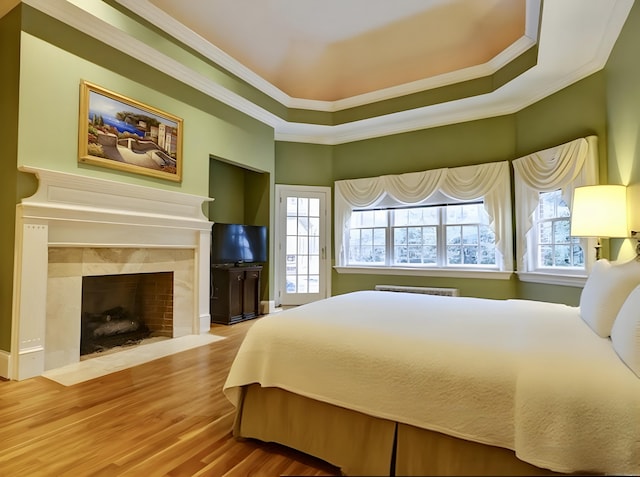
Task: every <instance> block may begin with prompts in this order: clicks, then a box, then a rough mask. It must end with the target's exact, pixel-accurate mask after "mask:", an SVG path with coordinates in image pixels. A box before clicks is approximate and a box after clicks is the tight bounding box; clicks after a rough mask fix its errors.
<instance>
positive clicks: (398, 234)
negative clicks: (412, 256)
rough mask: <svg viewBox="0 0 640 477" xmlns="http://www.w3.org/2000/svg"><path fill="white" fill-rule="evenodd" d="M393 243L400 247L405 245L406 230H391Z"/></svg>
mask: <svg viewBox="0 0 640 477" xmlns="http://www.w3.org/2000/svg"><path fill="white" fill-rule="evenodd" d="M393 243H394V244H395V245H401V244H406V243H407V229H405V228H395V229H393Z"/></svg>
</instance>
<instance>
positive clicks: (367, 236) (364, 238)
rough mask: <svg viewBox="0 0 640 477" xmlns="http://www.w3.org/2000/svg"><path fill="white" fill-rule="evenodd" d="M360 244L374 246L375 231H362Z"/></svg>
mask: <svg viewBox="0 0 640 477" xmlns="http://www.w3.org/2000/svg"><path fill="white" fill-rule="evenodd" d="M360 243H361V244H362V245H373V230H372V229H362V230H361V231H360Z"/></svg>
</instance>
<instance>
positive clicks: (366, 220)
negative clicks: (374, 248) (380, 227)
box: [361, 210, 373, 227]
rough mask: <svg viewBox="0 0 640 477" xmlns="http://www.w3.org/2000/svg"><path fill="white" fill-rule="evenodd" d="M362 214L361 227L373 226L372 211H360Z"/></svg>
mask: <svg viewBox="0 0 640 477" xmlns="http://www.w3.org/2000/svg"><path fill="white" fill-rule="evenodd" d="M361 214H362V224H361V227H373V211H372V210H367V211H364V212H361Z"/></svg>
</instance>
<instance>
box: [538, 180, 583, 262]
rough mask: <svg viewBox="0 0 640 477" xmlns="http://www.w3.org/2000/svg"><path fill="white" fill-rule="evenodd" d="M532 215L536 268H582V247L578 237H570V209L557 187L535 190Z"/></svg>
mask: <svg viewBox="0 0 640 477" xmlns="http://www.w3.org/2000/svg"><path fill="white" fill-rule="evenodd" d="M535 217H536V228H537V234H536V238H537V245H536V268H538V269H568V268H580V269H584V267H585V262H584V251H583V249H582V246H581V245H580V239H579V238H577V237H571V232H570V230H571V211H570V209H569V207H568V206H567V203H566V202H565V201H564V199H563V198H562V192H561V191H560V190H556V191H553V192H541V193H539V202H538V208H537V210H536V214H535Z"/></svg>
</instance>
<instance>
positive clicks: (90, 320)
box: [80, 272, 173, 356]
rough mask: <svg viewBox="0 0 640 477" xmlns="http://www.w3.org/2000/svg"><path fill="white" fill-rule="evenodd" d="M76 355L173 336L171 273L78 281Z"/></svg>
mask: <svg viewBox="0 0 640 477" xmlns="http://www.w3.org/2000/svg"><path fill="white" fill-rule="evenodd" d="M81 310H82V314H81V327H80V355H81V356H83V355H87V354H91V353H96V352H101V351H105V350H107V349H110V348H113V347H116V346H127V345H134V344H137V343H139V342H141V341H142V340H143V339H145V338H148V337H156V336H165V337H169V338H171V337H172V336H173V272H155V273H133V274H118V275H98V276H84V277H82V304H81Z"/></svg>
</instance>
